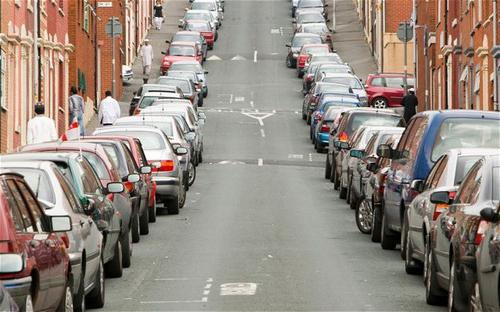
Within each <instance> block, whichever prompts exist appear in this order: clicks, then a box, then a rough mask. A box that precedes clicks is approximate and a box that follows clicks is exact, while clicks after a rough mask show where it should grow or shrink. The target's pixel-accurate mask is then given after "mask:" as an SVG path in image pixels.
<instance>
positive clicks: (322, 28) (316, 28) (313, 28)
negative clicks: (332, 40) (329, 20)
mask: <svg viewBox="0 0 500 312" xmlns="http://www.w3.org/2000/svg"><path fill="white" fill-rule="evenodd" d="M304 32H308V33H313V34H322V33H326V32H328V28H327V27H326V25H325V24H314V25H304Z"/></svg>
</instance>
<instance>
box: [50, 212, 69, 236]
mask: <svg viewBox="0 0 500 312" xmlns="http://www.w3.org/2000/svg"><path fill="white" fill-rule="evenodd" d="M47 218H48V220H49V225H50V232H55V233H58V232H68V231H71V229H72V228H73V227H72V224H71V218H70V216H47Z"/></svg>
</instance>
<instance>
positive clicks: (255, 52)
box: [253, 50, 257, 63]
mask: <svg viewBox="0 0 500 312" xmlns="http://www.w3.org/2000/svg"><path fill="white" fill-rule="evenodd" d="M253 62H254V63H257V50H255V51H253Z"/></svg>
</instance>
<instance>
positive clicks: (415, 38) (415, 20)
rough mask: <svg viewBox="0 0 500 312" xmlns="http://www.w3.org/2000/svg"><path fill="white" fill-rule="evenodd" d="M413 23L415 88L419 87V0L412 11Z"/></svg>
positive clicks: (414, 0) (415, 2)
mask: <svg viewBox="0 0 500 312" xmlns="http://www.w3.org/2000/svg"><path fill="white" fill-rule="evenodd" d="M411 20H412V24H413V79H414V80H415V86H414V87H415V90H416V89H417V88H418V83H417V81H418V80H417V1H416V0H413V12H412V17H411Z"/></svg>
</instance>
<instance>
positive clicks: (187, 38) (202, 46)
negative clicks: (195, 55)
mask: <svg viewBox="0 0 500 312" xmlns="http://www.w3.org/2000/svg"><path fill="white" fill-rule="evenodd" d="M176 41H181V42H194V43H196V45H197V46H198V50H200V51H201V52H202V55H203V60H206V59H207V53H208V44H207V41H206V40H205V37H203V35H202V34H201V33H200V32H198V31H182V30H181V31H178V32H176V33H175V34H174V36H173V37H172V40H170V41H166V43H171V42H176ZM196 63H197V64H199V62H198V61H196Z"/></svg>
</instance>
